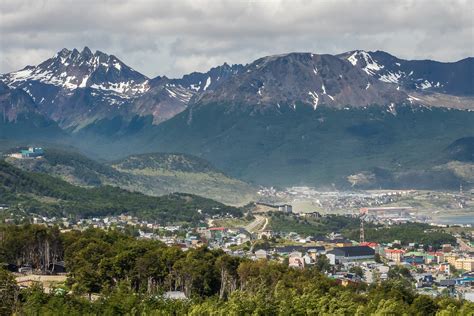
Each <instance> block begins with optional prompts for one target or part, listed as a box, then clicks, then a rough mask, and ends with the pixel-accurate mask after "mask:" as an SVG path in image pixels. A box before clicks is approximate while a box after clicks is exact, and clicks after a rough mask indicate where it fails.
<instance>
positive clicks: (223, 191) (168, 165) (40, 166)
mask: <svg viewBox="0 0 474 316" xmlns="http://www.w3.org/2000/svg"><path fill="white" fill-rule="evenodd" d="M7 161H8V162H9V163H11V164H13V165H15V166H16V167H18V168H21V169H23V170H27V171H31V172H39V173H46V174H49V175H53V176H56V177H59V178H61V179H63V180H65V181H67V182H69V183H72V184H74V185H80V186H101V185H111V186H116V187H120V188H123V189H127V190H131V191H137V192H141V193H144V194H148V195H154V196H159V195H164V194H170V193H174V192H181V193H190V194H197V195H201V196H205V197H208V198H213V199H216V200H218V201H221V202H224V203H229V204H245V203H247V202H250V201H251V200H253V199H254V197H255V192H256V189H255V188H253V187H252V186H251V185H249V184H247V183H245V182H243V181H240V180H237V179H234V178H231V177H229V176H227V175H225V174H223V173H222V172H220V171H219V170H217V169H216V168H214V167H213V166H212V165H211V164H210V163H209V162H208V161H206V160H204V159H201V158H197V157H194V156H191V155H185V154H164V153H154V154H142V155H136V156H130V157H127V158H125V159H122V160H119V161H115V162H112V163H101V162H98V161H95V160H93V159H90V158H88V157H86V156H84V155H81V154H79V153H77V152H73V151H69V150H63V149H57V148H49V149H47V150H46V151H45V156H44V158H42V159H34V160H23V159H13V158H7Z"/></svg>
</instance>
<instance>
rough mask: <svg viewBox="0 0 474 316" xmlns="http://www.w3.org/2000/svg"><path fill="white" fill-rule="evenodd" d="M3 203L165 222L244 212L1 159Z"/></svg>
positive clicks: (71, 214)
mask: <svg viewBox="0 0 474 316" xmlns="http://www.w3.org/2000/svg"><path fill="white" fill-rule="evenodd" d="M0 203H2V204H7V205H9V207H10V209H11V210H12V211H15V210H18V211H20V210H21V211H23V212H25V213H27V214H32V213H33V214H40V215H49V216H60V217H91V216H106V215H119V214H130V215H135V216H139V217H141V218H148V219H152V220H158V221H161V222H163V223H164V222H174V221H187V222H191V221H197V220H199V219H202V218H203V214H209V215H212V214H218V213H222V214H225V213H231V214H234V215H236V216H239V215H240V214H241V211H240V210H239V209H237V208H234V207H230V206H227V205H224V204H222V203H219V202H216V201H213V200H210V199H206V198H203V197H199V196H196V195H192V194H180V193H175V194H169V195H165V196H161V197H151V196H146V195H143V194H141V193H133V192H129V191H126V190H123V189H119V188H115V187H110V186H101V187H97V188H83V187H79V186H74V185H72V184H69V183H67V182H65V181H63V180H60V179H57V178H55V177H51V176H49V175H46V174H40V173H32V172H27V171H22V170H20V169H18V168H16V167H14V166H12V165H10V164H8V163H7V162H5V161H3V160H0ZM198 210H201V212H198ZM201 213H202V214H201Z"/></svg>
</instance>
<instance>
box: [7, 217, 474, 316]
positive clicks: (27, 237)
mask: <svg viewBox="0 0 474 316" xmlns="http://www.w3.org/2000/svg"><path fill="white" fill-rule="evenodd" d="M0 231H1V233H2V236H3V237H2V243H1V244H0V261H2V262H4V263H21V262H22V260H23V261H24V260H25V259H24V258H32V259H35V258H36V261H35V260H32V261H31V262H32V263H34V262H41V255H40V253H39V252H38V251H39V249H40V248H37V246H38V245H42V244H44V243H46V242H48V243H49V244H50V245H51V247H50V248H49V249H51V251H54V256H52V257H54V259H55V260H64V261H65V263H66V269H67V270H68V273H69V274H68V275H69V278H68V280H67V282H66V283H65V284H63V285H59V286H58V287H57V288H56V289H53V290H52V291H51V293H50V294H46V293H43V289H42V288H41V287H38V286H36V287H33V288H31V289H27V290H20V289H19V288H18V287H17V286H16V283H15V282H14V279H13V277H12V275H11V274H9V273H8V272H6V271H5V270H2V269H0V282H1V284H3V285H4V288H8V289H9V291H7V292H5V291H2V292H0V298H1V299H2V302H3V305H2V308H3V310H2V313H3V314H5V315H8V314H10V313H16V314H26V315H43V314H49V315H68V314H70V315H84V314H88V315H124V314H127V315H472V314H473V313H474V304H472V303H469V302H467V301H461V300H456V299H452V298H449V297H448V296H445V297H438V298H431V297H429V296H424V295H419V294H416V293H414V291H413V290H412V289H411V286H410V285H409V284H410V283H409V282H408V281H407V280H406V279H404V278H403V277H401V276H400V273H397V271H396V269H395V270H394V271H392V272H391V273H389V274H388V275H389V279H388V280H387V281H384V282H381V283H375V284H373V285H370V286H367V285H366V284H363V283H360V284H354V285H352V286H347V287H343V286H341V285H338V283H337V282H336V281H335V280H332V279H329V278H328V277H326V276H325V275H324V274H323V272H324V268H323V270H321V268H319V266H320V265H318V264H316V265H315V266H314V267H312V268H305V269H293V268H289V267H288V266H287V265H285V264H282V263H277V262H269V261H266V260H259V261H252V260H249V259H245V258H240V257H232V256H229V255H227V254H225V253H224V252H222V251H221V250H209V249H207V248H205V247H202V248H198V249H190V250H188V251H186V252H183V251H182V250H181V249H179V248H178V247H167V246H165V245H164V244H162V243H160V242H156V241H150V240H136V239H135V238H133V237H130V236H127V235H123V234H121V233H118V232H116V231H111V232H105V231H101V230H91V229H90V230H87V231H84V232H78V231H73V232H68V233H63V234H59V233H58V231H57V230H55V229H54V228H53V229H48V228H45V227H37V226H23V227H15V226H9V227H0ZM321 260H322V259H321ZM37 267H38V265H35V266H34V268H37ZM321 267H324V265H321ZM169 290H178V291H183V292H184V293H185V294H186V296H187V299H185V300H167V299H163V297H162V295H161V294H162V293H163V292H164V291H169ZM92 296H93V297H94V300H93V301H90V300H88V298H90V297H92Z"/></svg>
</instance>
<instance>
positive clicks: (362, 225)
mask: <svg viewBox="0 0 474 316" xmlns="http://www.w3.org/2000/svg"><path fill="white" fill-rule="evenodd" d="M359 242H360V243H363V242H365V232H364V216H363V215H362V214H360V236H359Z"/></svg>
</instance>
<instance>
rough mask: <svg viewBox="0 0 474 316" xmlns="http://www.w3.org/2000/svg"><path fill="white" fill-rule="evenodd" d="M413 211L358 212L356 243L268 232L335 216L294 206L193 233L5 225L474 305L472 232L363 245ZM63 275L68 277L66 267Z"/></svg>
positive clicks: (339, 236) (121, 222) (176, 228)
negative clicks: (206, 255)
mask: <svg viewBox="0 0 474 316" xmlns="http://www.w3.org/2000/svg"><path fill="white" fill-rule="evenodd" d="M1 207H2V210H3V211H4V212H8V206H6V205H2V206H1ZM410 211H411V209H410V208H406V207H398V208H397V207H389V208H387V207H385V208H384V207H364V208H360V212H359V214H358V215H347V218H349V219H350V220H352V221H356V222H357V223H360V224H359V225H360V226H359V236H358V237H359V238H358V239H357V238H355V239H357V240H354V238H352V239H350V238H348V237H347V236H344V234H343V233H341V232H340V231H332V232H330V233H328V234H326V235H317V236H315V235H311V234H302V233H296V232H291V231H278V230H273V229H270V228H268V226H269V225H268V224H269V218H272V216H274V215H275V214H277V215H278V214H279V215H285V216H293V217H294V218H299V219H303V220H307V219H308V218H311V219H312V220H313V221H317V220H318V219H320V220H321V219H325V218H326V217H328V216H331V215H321V214H320V213H319V212H306V213H297V212H295V211H294V209H293V207H292V206H291V205H289V204H282V205H273V204H269V203H255V204H254V206H253V208H252V214H250V216H251V217H252V220H251V221H248V222H247V223H246V225H238V224H237V225H236V224H233V225H228V226H223V225H221V224H222V223H233V222H236V221H237V222H238V220H237V219H236V218H234V217H233V216H232V215H230V214H227V215H225V216H217V215H216V216H213V217H210V218H208V219H207V220H206V221H202V222H200V223H199V224H197V225H196V226H195V227H193V226H192V225H189V224H173V225H165V224H160V223H159V222H157V221H149V220H148V221H147V220H141V219H139V218H137V217H134V216H130V215H125V214H124V215H120V216H107V217H94V218H87V219H77V220H72V219H70V218H55V217H51V218H48V217H44V216H33V217H31V218H14V216H12V218H5V219H4V222H5V224H10V225H14V224H19V223H21V222H23V223H24V222H25V221H26V222H29V223H31V224H36V225H43V226H49V227H53V226H57V227H59V228H60V229H61V231H62V232H67V231H71V230H78V231H84V230H87V229H88V228H96V229H103V230H107V231H109V230H118V231H127V232H129V233H131V234H132V235H133V236H135V237H136V238H137V239H149V240H157V241H161V242H163V243H164V244H166V245H168V246H177V247H179V248H180V249H182V250H183V251H187V250H189V249H193V248H200V247H208V248H210V249H221V250H223V251H224V252H225V253H227V254H229V255H231V256H237V257H244V258H249V259H252V260H270V261H277V262H280V263H283V264H285V265H288V266H289V267H291V268H294V269H305V268H308V267H311V266H317V267H318V268H319V269H320V270H322V271H324V273H325V274H326V275H327V276H328V277H329V278H332V279H334V280H336V281H337V282H338V283H340V284H341V285H344V286H348V285H350V284H358V283H362V282H363V283H367V284H372V283H377V282H381V281H384V280H387V279H390V278H394V277H397V276H399V277H403V278H404V279H406V280H407V281H408V282H410V283H411V285H412V287H413V288H414V289H416V291H417V292H419V293H422V294H427V295H431V296H440V295H448V296H451V297H455V298H463V299H466V300H470V301H473V300H474V290H473V286H474V232H473V230H472V229H471V228H470V227H461V226H457V225H454V226H451V227H449V228H450V229H451V230H450V234H452V237H453V238H454V240H455V242H453V243H446V244H441V245H439V246H438V247H436V246H434V245H430V244H421V243H419V241H417V240H410V241H409V242H406V241H405V242H402V241H401V240H396V239H394V240H392V241H390V242H375V241H372V240H370V239H369V238H366V236H365V232H364V226H370V225H375V224H378V225H381V224H383V225H384V226H383V227H382V228H381V229H387V227H397V225H403V224H404V223H405V224H406V223H409V222H410V218H409V212H410ZM11 215H13V213H11ZM247 216H249V214H247ZM407 217H408V218H407ZM401 219H403V220H401ZM216 223H217V224H219V226H217V225H215V224H216ZM440 227H446V225H441V226H433V228H434V229H437V228H440ZM9 269H10V270H12V271H14V272H15V273H16V274H17V276H18V278H19V279H20V280H31V278H26V279H25V275H32V274H35V273H37V271H34V270H33V269H32V268H31V266H29V265H26V266H20V267H17V266H11V265H10V266H9ZM58 271H62V272H64V271H66V270H65V269H64V267H62V268H61V269H59V270H58ZM27 284H30V283H28V282H27ZM175 294H176V293H175ZM173 295H174V294H173ZM180 295H181V296H183V295H184V294H179V295H178V296H180Z"/></svg>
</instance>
